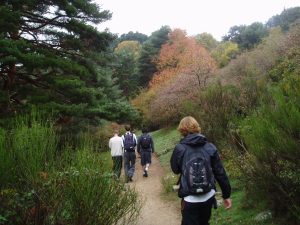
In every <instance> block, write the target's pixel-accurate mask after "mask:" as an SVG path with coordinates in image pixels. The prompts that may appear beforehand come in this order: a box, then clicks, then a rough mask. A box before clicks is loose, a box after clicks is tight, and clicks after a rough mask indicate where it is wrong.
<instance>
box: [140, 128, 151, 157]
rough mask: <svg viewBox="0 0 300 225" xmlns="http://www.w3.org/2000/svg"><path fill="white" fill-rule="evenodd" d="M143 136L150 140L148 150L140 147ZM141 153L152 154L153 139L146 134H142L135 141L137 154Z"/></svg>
mask: <svg viewBox="0 0 300 225" xmlns="http://www.w3.org/2000/svg"><path fill="white" fill-rule="evenodd" d="M144 136H148V137H149V138H150V147H149V148H146V149H144V148H143V147H142V145H141V139H142V138H143V137H144ZM141 151H143V152H152V153H153V152H154V143H153V139H152V137H151V136H150V134H147V133H143V134H142V135H141V136H140V137H139V138H138V141H137V152H138V153H140V152H141Z"/></svg>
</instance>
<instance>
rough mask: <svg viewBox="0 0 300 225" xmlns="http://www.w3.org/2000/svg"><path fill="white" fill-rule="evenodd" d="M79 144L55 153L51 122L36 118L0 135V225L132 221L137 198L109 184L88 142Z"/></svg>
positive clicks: (107, 171)
mask: <svg viewBox="0 0 300 225" xmlns="http://www.w3.org/2000/svg"><path fill="white" fill-rule="evenodd" d="M45 121H47V122H45ZM82 138H83V139H82V140H80V141H78V143H79V144H78V146H75V148H74V146H73V145H68V143H65V146H64V147H61V148H60V149H59V151H58V149H57V146H58V145H57V140H58V138H57V135H56V133H55V131H54V127H53V126H52V123H51V121H50V120H43V119H41V118H40V117H39V116H38V113H37V115H31V116H23V117H19V118H18V119H17V120H16V122H15V123H14V125H13V127H12V128H11V129H10V130H3V129H0V156H1V158H0V163H1V164H0V178H1V186H0V224H5V225H21V224H39V225H55V224H61V225H67V224H76V225H87V224H88V225H96V224H108V225H109V224H115V223H117V221H119V220H122V221H124V223H125V224H129V223H131V222H132V221H133V220H135V219H136V217H137V215H138V214H139V209H140V204H139V199H138V196H137V193H136V192H135V191H134V190H131V189H128V188H126V187H125V185H124V183H122V182H119V181H117V180H115V179H114V177H113V176H112V175H111V173H110V170H111V168H110V167H108V166H107V165H108V164H107V162H104V161H103V160H104V159H103V158H105V157H102V154H103V153H98V152H95V151H94V150H93V147H94V146H95V144H94V142H93V139H92V138H88V137H87V136H85V135H82ZM2 156H3V157H2ZM8 172H9V174H10V176H7V174H8ZM6 177H8V178H6ZM2 178H3V179H2Z"/></svg>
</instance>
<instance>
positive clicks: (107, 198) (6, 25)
mask: <svg viewBox="0 0 300 225" xmlns="http://www.w3.org/2000/svg"><path fill="white" fill-rule="evenodd" d="M108 10H109V9H108ZM108 10H106V9H102V8H101V7H100V6H99V5H97V4H96V3H93V2H92V1H89V0H78V1H56V0H55V1H44V0H43V1H37V0H23V1H2V2H1V3H0V125H1V128H0V180H1V184H0V224H15V225H17V224H78V225H80V224H114V223H116V222H117V221H118V220H119V219H121V218H124V215H127V217H128V218H127V217H126V219H128V223H129V222H130V221H133V220H134V219H135V217H136V216H137V215H138V208H139V207H140V202H139V200H138V198H137V195H136V193H135V192H134V191H129V192H128V193H127V192H126V194H124V193H125V192H124V191H123V190H124V186H123V183H118V182H115V180H114V179H112V178H111V174H110V168H109V165H108V164H107V159H105V158H103V156H102V155H101V152H103V151H107V150H108V149H107V142H108V138H109V137H110V136H111V134H112V130H113V129H115V128H121V129H122V127H123V125H124V124H126V123H130V124H131V125H132V126H133V128H134V129H137V130H138V129H140V128H141V127H143V126H147V127H148V128H150V129H151V130H152V131H154V130H158V129H161V128H166V127H175V126H176V125H177V124H178V122H179V121H180V119H181V118H182V117H183V116H186V115H191V116H194V117H195V118H196V119H197V120H198V121H199V122H200V125H201V127H202V130H203V133H205V135H206V136H207V137H208V138H209V139H210V140H211V141H213V142H214V143H216V145H217V146H218V149H219V151H220V153H221V155H222V157H224V160H228V161H229V162H230V163H229V165H230V167H229V168H228V170H229V174H230V175H231V179H233V180H234V181H236V182H237V183H238V185H239V186H241V187H242V188H243V190H245V195H246V199H251V202H250V203H249V202H247V201H248V200H245V202H244V203H245V204H248V205H249V204H250V205H251V206H253V207H255V202H257V201H259V202H263V203H264V204H263V205H264V206H265V209H266V210H268V211H270V212H271V214H272V219H273V221H274V223H278V224H279V225H281V224H288V225H298V224H300V197H299V196H300V178H299V177H300V167H299V165H300V151H299V146H300V104H299V102H300V7H295V8H289V9H285V10H284V11H282V13H281V14H279V15H274V16H273V17H272V18H270V19H269V20H268V21H267V22H266V23H265V24H263V23H261V22H253V23H252V24H250V25H239V24H237V25H234V24H233V26H232V27H231V28H230V30H229V31H228V33H227V34H226V35H224V37H223V39H222V41H217V40H216V39H214V37H213V36H212V35H211V34H209V33H201V34H198V35H195V36H188V35H187V33H186V32H185V30H184V28H180V29H179V28H178V29H171V28H170V27H169V26H168V25H165V26H162V27H161V28H159V29H158V30H156V31H153V33H152V34H151V35H150V36H147V35H145V34H142V33H139V32H135V33H134V32H129V33H128V34H122V35H120V36H117V35H115V34H112V33H110V32H109V31H108V30H105V31H100V30H99V29H97V25H99V24H101V23H103V22H104V21H107V20H109V19H110V18H111V16H112V12H110V11H108ZM98 165H100V166H99V167H98ZM95 185H96V186H97V187H99V186H100V187H101V188H100V189H99V188H94V187H95ZM103 190H105V191H103ZM99 202H109V203H110V204H102V205H99V204H98V203H99ZM115 209H120V211H119V213H117V214H113V215H107V211H109V210H115Z"/></svg>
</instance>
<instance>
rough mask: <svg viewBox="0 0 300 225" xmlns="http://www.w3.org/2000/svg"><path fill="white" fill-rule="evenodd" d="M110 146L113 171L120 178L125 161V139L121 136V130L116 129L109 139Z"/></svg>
mask: <svg viewBox="0 0 300 225" xmlns="http://www.w3.org/2000/svg"><path fill="white" fill-rule="evenodd" d="M108 146H109V148H110V152H111V156H112V161H113V168H112V170H113V173H114V174H115V176H116V177H117V178H120V175H121V169H122V161H123V139H122V138H121V137H120V136H119V130H117V129H115V130H114V136H113V137H112V138H110V139H109V143H108Z"/></svg>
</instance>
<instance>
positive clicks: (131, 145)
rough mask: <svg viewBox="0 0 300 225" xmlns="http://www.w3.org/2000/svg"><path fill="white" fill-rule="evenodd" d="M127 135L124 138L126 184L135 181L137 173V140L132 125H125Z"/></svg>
mask: <svg viewBox="0 0 300 225" xmlns="http://www.w3.org/2000/svg"><path fill="white" fill-rule="evenodd" d="M125 130H126V132H125V134H124V135H123V136H122V139H123V146H124V172H125V182H128V181H133V180H132V177H133V175H134V172H135V160H136V155H135V147H136V144H137V139H136V136H135V134H134V133H132V132H131V128H130V125H125Z"/></svg>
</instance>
